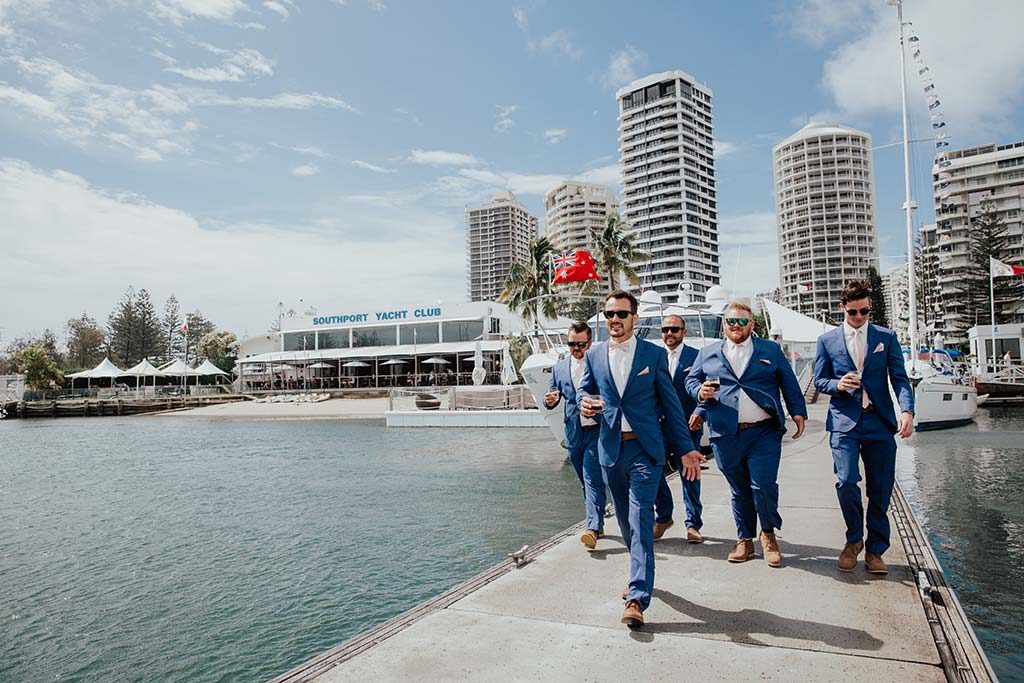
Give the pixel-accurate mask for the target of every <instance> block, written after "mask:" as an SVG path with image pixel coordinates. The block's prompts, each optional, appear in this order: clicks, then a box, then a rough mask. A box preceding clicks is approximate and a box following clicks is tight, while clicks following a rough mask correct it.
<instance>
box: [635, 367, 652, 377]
mask: <svg viewBox="0 0 1024 683" xmlns="http://www.w3.org/2000/svg"><path fill="white" fill-rule="evenodd" d="M650 372H651V369H650V368H649V367H647V368H644V369H643V370H641V371H640V372H638V373H636V376H637V377H643V376H644V375H648V374H650Z"/></svg>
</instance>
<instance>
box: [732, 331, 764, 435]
mask: <svg viewBox="0 0 1024 683" xmlns="http://www.w3.org/2000/svg"><path fill="white" fill-rule="evenodd" d="M723 350H724V351H725V357H726V358H727V359H728V360H729V365H731V366H732V370H733V372H734V373H736V378H737V379H739V378H740V377H742V376H743V371H744V370H746V369H747V365H749V364H750V359H751V357H752V356H753V355H754V339H753V337H747V340H746V341H744V342H743V343H741V344H736V343H734V342H733V341H732V340H731V339H726V340H725V346H724V348H723ZM771 417H772V416H771V415H769V414H768V413H766V412H765V411H764V409H763V408H762V407H761V406H759V405H757V403H756V402H755V401H754V399H752V398H750V396H748V395H747V392H746V391H745V390H743V389H740V395H739V417H737V421H738V422H760V421H761V420H770V419H771Z"/></svg>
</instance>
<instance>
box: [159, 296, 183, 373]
mask: <svg viewBox="0 0 1024 683" xmlns="http://www.w3.org/2000/svg"><path fill="white" fill-rule="evenodd" d="M181 322H182V320H181V307H180V305H179V304H178V299H177V297H175V296H174V295H173V294H171V295H170V296H169V297H167V301H166V302H165V303H164V314H163V317H162V318H161V320H160V332H161V334H162V337H161V338H162V340H163V348H162V349H161V350H160V351H161V352H160V355H159V356H158V357H159V358H161V359H162V360H164V361H165V362H167V361H171V360H173V359H174V358H175V357H177V356H184V355H185V344H184V341H185V337H184V334H183V333H182V331H181Z"/></svg>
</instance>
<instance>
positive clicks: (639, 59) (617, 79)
mask: <svg viewBox="0 0 1024 683" xmlns="http://www.w3.org/2000/svg"><path fill="white" fill-rule="evenodd" d="M646 63H647V53H645V52H643V51H642V50H638V49H636V48H635V47H633V46H632V45H627V46H626V47H625V48H623V49H622V50H619V51H618V52H615V53H614V54H612V56H611V57H609V58H608V68H607V69H606V70H605V72H604V74H603V75H602V77H601V82H602V83H603V84H604V85H605V87H607V88H620V87H622V86H623V85H626V84H627V83H630V82H631V81H635V80H636V79H637V72H636V69H637V67H640V66H643V65H645V64H646Z"/></svg>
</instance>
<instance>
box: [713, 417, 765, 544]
mask: <svg viewBox="0 0 1024 683" xmlns="http://www.w3.org/2000/svg"><path fill="white" fill-rule="evenodd" d="M782 434H783V433H782V432H781V431H779V429H778V428H777V427H775V426H774V425H766V426H763V427H751V428H749V429H744V430H743V431H741V432H738V433H736V434H729V435H725V436H717V437H715V438H713V439H712V440H711V447H712V449H713V450H714V452H715V462H717V463H718V468H719V469H720V470H721V471H722V474H723V475H725V479H726V481H728V482H729V488H730V489H731V490H732V516H733V518H734V520H735V521H736V537H737V538H739V539H744V538H754V537H756V536H757V521H758V519H759V518H760V520H761V529H762V530H763V531H767V532H773V531H775V530H776V529H781V528H782V517H781V516H780V515H779V484H778V477H779V460H780V459H781V458H782Z"/></svg>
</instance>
